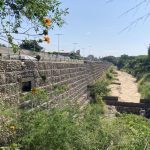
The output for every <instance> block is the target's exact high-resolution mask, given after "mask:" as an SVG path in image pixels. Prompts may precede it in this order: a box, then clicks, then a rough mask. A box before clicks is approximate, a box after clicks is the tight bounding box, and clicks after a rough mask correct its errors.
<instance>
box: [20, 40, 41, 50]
mask: <svg viewBox="0 0 150 150" xmlns="http://www.w3.org/2000/svg"><path fill="white" fill-rule="evenodd" d="M20 48H22V49H27V50H31V51H35V52H40V51H41V50H42V49H43V47H41V46H40V45H39V44H38V42H37V41H36V40H23V41H22V43H21V44H20Z"/></svg>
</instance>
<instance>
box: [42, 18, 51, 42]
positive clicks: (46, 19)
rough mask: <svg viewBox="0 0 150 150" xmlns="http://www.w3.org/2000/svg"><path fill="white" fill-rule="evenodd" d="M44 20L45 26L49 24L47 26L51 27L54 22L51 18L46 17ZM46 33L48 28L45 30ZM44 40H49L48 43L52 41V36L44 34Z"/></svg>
mask: <svg viewBox="0 0 150 150" xmlns="http://www.w3.org/2000/svg"><path fill="white" fill-rule="evenodd" d="M43 22H44V24H45V26H47V27H50V26H51V24H52V20H51V19H49V18H44V19H43ZM44 33H46V30H45V31H44ZM47 34H48V32H47ZM44 41H45V42H47V43H50V38H49V37H48V35H46V34H45V36H44Z"/></svg>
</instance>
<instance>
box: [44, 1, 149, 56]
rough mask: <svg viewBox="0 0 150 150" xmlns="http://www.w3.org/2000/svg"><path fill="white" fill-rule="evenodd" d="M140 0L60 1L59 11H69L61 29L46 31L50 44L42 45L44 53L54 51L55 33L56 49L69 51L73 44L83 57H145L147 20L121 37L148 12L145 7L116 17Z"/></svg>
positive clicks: (147, 34)
mask: <svg viewBox="0 0 150 150" xmlns="http://www.w3.org/2000/svg"><path fill="white" fill-rule="evenodd" d="M139 1H140V0H125V1H123V0H113V1H112V2H111V3H106V1H105V0H62V3H63V7H68V8H69V15H68V16H67V17H66V18H65V20H66V24H65V25H64V26H63V28H61V29H59V28H57V27H56V28H55V29H54V30H53V31H50V37H51V41H52V42H51V44H50V45H47V44H46V45H44V47H45V48H46V49H47V50H50V51H52V50H57V36H56V35H55V34H56V33H61V34H64V35H63V36H61V37H60V49H63V50H65V51H72V50H73V49H74V45H73V43H79V44H78V45H77V46H76V49H80V50H81V53H82V54H83V55H85V56H86V55H88V54H94V55H95V56H108V55H115V56H119V55H121V54H128V55H140V54H146V53H147V47H148V45H149V43H150V20H147V21H146V22H144V21H141V22H139V23H138V24H137V25H136V26H133V27H131V28H130V29H129V30H126V31H124V32H122V33H120V31H121V30H122V29H124V28H125V27H126V26H128V25H129V24H130V23H131V22H132V21H134V20H135V19H136V18H137V17H140V16H142V15H144V14H145V13H147V12H148V10H150V9H149V7H147V6H145V5H143V6H142V7H141V8H139V9H137V10H134V11H132V12H131V13H129V14H126V15H124V16H121V17H119V16H120V15H121V14H122V13H123V12H125V11H126V10H128V9H130V8H132V7H133V6H134V5H136V4H137V3H138V2H139Z"/></svg>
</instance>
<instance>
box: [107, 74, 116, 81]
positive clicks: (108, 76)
mask: <svg viewBox="0 0 150 150" xmlns="http://www.w3.org/2000/svg"><path fill="white" fill-rule="evenodd" d="M106 78H107V79H108V80H109V81H112V80H113V79H114V76H113V74H112V73H111V72H107V73H106Z"/></svg>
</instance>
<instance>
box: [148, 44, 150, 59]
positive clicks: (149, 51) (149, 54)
mask: <svg viewBox="0 0 150 150" xmlns="http://www.w3.org/2000/svg"><path fill="white" fill-rule="evenodd" d="M148 58H150V45H149V47H148Z"/></svg>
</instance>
